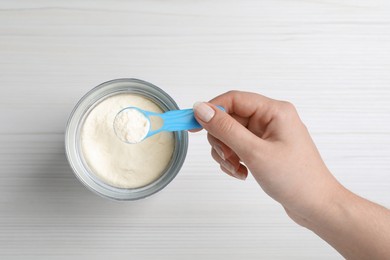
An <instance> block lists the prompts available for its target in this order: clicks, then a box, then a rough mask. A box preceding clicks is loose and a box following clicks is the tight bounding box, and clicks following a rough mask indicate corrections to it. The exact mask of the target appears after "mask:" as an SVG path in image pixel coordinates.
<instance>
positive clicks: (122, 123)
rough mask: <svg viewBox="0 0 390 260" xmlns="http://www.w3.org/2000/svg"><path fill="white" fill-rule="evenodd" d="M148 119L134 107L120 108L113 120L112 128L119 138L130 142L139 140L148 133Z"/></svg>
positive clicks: (133, 142)
mask: <svg viewBox="0 0 390 260" xmlns="http://www.w3.org/2000/svg"><path fill="white" fill-rule="evenodd" d="M149 128H150V121H149V120H148V119H147V118H146V116H145V115H144V114H142V113H141V112H140V111H138V110H137V109H135V108H129V109H125V110H122V111H121V112H120V113H119V114H118V115H117V116H116V117H115V120H114V130H115V133H116V135H117V136H118V138H119V139H121V140H122V141H124V142H128V143H130V144H135V143H139V142H141V141H142V140H143V139H144V138H145V136H146V135H147V134H148V132H149Z"/></svg>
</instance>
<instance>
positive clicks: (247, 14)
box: [0, 0, 390, 259]
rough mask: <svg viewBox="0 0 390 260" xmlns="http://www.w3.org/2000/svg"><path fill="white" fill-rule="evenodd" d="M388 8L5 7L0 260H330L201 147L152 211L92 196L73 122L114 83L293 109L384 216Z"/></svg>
mask: <svg viewBox="0 0 390 260" xmlns="http://www.w3.org/2000/svg"><path fill="white" fill-rule="evenodd" d="M389 13H390V2H389V1H381V0H372V1H362V0H358V1H351V0H337V1H336V0H324V1H314V0H296V1H287V0H284V1H283V0H276V1H265V0H264V1H263V0H256V1H255V0H253V1H249V0H248V1H232V0H228V1H218V0H213V1H178V0H172V1H157V0H149V1H62V2H53V1H48V0H41V1H26V0H25V1H1V2H0V83H1V85H0V88H1V94H0V122H1V124H0V258H1V259H34V258H36V259H53V258H55V259H69V258H72V259H84V258H87V259H90V258H93V259H109V258H113V259H340V258H341V257H340V256H339V255H338V254H337V252H335V251H334V250H333V249H332V248H331V247H330V246H328V245H327V244H326V243H325V242H323V241H322V240H320V239H319V238H318V237H316V236H315V235H314V234H312V233H311V232H309V231H308V230H305V229H303V228H300V227H298V226H297V225H295V224H294V223H293V222H292V221H291V220H290V219H289V218H288V217H287V216H286V215H285V214H284V211H283V209H282V208H281V207H280V206H279V205H278V204H277V203H275V202H274V201H273V200H271V199H270V198H268V197H267V196H266V195H265V194H264V192H262V191H261V190H260V189H259V187H258V186H257V184H256V183H255V181H254V180H253V178H251V177H250V178H249V179H248V180H247V181H246V182H239V181H236V180H233V179H231V178H229V177H228V176H225V175H224V174H221V173H220V172H219V170H218V167H217V166H216V165H215V164H214V163H213V162H212V160H211V158H210V156H209V147H208V144H207V141H206V138H205V137H206V136H205V133H204V132H202V133H197V134H192V135H191V136H190V148H189V153H188V157H187V159H186V162H185V165H184V167H183V169H182V170H181V172H180V174H179V175H178V177H177V178H176V179H175V180H174V181H173V182H172V183H171V184H170V185H169V186H168V187H167V188H166V189H164V190H163V191H162V192H160V193H158V194H156V195H155V196H152V197H150V198H148V199H145V200H142V201H137V202H130V203H123V202H122V203H119V202H114V201H109V200H106V199H103V198H100V197H99V196H96V195H95V194H93V193H91V192H90V191H88V190H87V189H86V188H84V187H83V186H82V184H81V183H79V182H78V180H77V179H76V178H75V177H74V175H73V173H72V171H71V169H70V167H69V165H68V163H67V161H66V157H65V153H64V142H63V139H64V129H65V125H66V121H67V118H68V116H69V114H70V112H71V110H72V108H73V107H74V105H75V104H76V102H77V100H78V99H80V98H81V97H82V96H83V95H84V94H85V93H86V92H87V91H88V90H90V89H91V88H92V87H94V86H96V85H98V84H99V83H101V82H104V81H106V80H109V79H114V78H121V77H135V78H140V79H144V80H146V81H149V82H152V83H154V84H156V85H158V86H160V87H161V88H163V89H164V90H165V91H166V92H168V93H169V94H171V96H172V97H173V98H174V99H175V100H176V101H177V102H178V104H179V105H180V106H181V107H183V108H184V107H190V106H191V105H192V103H193V102H195V101H197V100H208V99H210V98H212V97H214V96H215V95H217V94H220V93H222V92H225V91H227V90H230V89H240V90H248V91H254V92H259V93H262V94H265V95H268V96H271V97H273V98H277V99H286V100H290V101H292V102H293V103H295V105H296V106H297V108H298V110H299V112H300V115H301V117H302V119H303V120H304V121H305V123H306V125H307V126H308V128H309V129H310V131H311V133H312V134H313V138H314V140H315V142H316V143H317V145H318V147H319V149H320V151H321V154H322V156H323V158H324V160H325V161H326V163H327V164H328V166H329V168H330V169H331V170H332V172H333V173H334V175H335V176H336V177H337V178H338V179H339V180H340V181H341V182H342V183H343V184H344V185H346V186H347V187H348V188H350V189H352V190H353V191H354V192H356V193H358V194H360V195H362V196H364V197H366V198H368V199H371V200H373V201H376V202H378V203H381V204H383V205H385V206H387V207H390V157H389V154H390V73H389V71H390V47H389V46H390V15H389Z"/></svg>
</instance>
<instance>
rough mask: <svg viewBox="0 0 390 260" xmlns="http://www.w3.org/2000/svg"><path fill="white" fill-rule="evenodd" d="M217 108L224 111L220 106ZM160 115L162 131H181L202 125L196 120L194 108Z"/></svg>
mask: <svg viewBox="0 0 390 260" xmlns="http://www.w3.org/2000/svg"><path fill="white" fill-rule="evenodd" d="M218 108H219V109H220V110H222V111H225V109H224V108H223V107H221V106H218ZM160 117H161V118H162V119H163V120H164V125H163V126H162V127H161V130H162V131H182V130H191V129H197V128H201V127H202V126H201V125H200V124H199V123H198V121H196V119H195V116H194V110H193V109H191V108H189V109H182V110H172V111H168V112H165V113H163V114H161V115H160Z"/></svg>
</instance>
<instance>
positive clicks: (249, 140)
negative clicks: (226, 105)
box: [193, 102, 260, 161]
mask: <svg viewBox="0 0 390 260" xmlns="http://www.w3.org/2000/svg"><path fill="white" fill-rule="evenodd" d="M193 108H194V115H195V118H196V120H197V121H198V122H199V124H201V125H202V127H203V128H204V129H206V130H207V132H209V133H210V134H211V135H212V136H214V137H215V138H217V139H219V140H220V141H221V142H223V143H224V144H226V145H227V146H229V147H230V148H231V149H232V150H233V151H234V152H235V153H236V154H237V155H238V156H239V157H240V159H241V160H243V161H246V160H249V158H250V157H251V156H253V152H254V146H255V144H256V143H258V142H259V140H260V138H259V137H257V136H256V135H254V134H253V133H252V132H250V131H249V130H248V129H247V128H245V127H244V126H243V125H241V124H240V123H239V122H237V121H236V120H235V119H234V118H233V117H231V116H230V115H229V114H228V113H226V112H224V111H222V110H220V109H219V108H217V107H216V106H214V105H213V104H210V103H205V102H196V103H195V104H194V107H193Z"/></svg>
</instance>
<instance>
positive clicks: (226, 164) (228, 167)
mask: <svg viewBox="0 0 390 260" xmlns="http://www.w3.org/2000/svg"><path fill="white" fill-rule="evenodd" d="M221 165H222V166H223V167H224V168H225V169H226V170H228V171H229V172H230V173H231V174H232V175H233V176H234V177H236V178H237V179H239V180H245V179H246V177H245V176H242V175H240V174H239V173H238V172H237V171H236V168H234V166H233V164H231V163H230V162H229V161H227V160H226V161H225V160H224V161H221Z"/></svg>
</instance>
